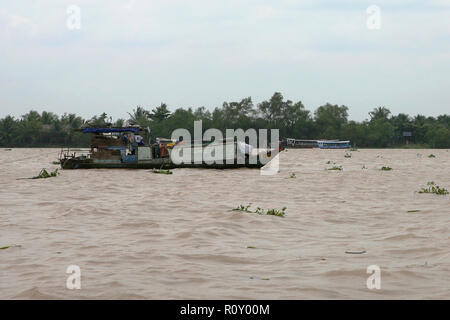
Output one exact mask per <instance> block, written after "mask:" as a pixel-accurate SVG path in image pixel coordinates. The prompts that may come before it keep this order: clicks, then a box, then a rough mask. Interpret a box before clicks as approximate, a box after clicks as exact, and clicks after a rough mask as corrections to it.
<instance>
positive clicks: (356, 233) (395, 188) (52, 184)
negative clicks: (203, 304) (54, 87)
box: [0, 149, 450, 299]
mask: <svg viewBox="0 0 450 320" xmlns="http://www.w3.org/2000/svg"><path fill="white" fill-rule="evenodd" d="M58 151H59V150H57V149H12V150H11V151H7V150H5V149H1V150H0V168H1V169H0V175H1V179H0V183H1V188H0V190H1V191H0V247H7V246H9V248H3V249H1V250H0V298H1V299H41V298H49V299H53V298H56V299H431V298H436V299H449V298H450V289H449V288H450V243H449V242H450V238H449V225H450V224H449V222H450V195H446V196H439V195H433V194H418V193H417V192H416V191H418V190H419V188H420V187H424V186H426V184H427V182H428V181H435V182H436V183H437V184H439V185H440V186H443V187H446V188H447V189H450V169H449V168H450V152H449V150H396V149H381V150H375V149H360V150H359V151H358V152H351V151H348V150H319V149H297V150H292V149H291V150H288V151H287V152H283V153H282V154H281V155H280V172H279V173H278V174H277V175H274V176H261V175H260V172H259V170H258V169H234V170H202V169H175V170H173V174H172V175H163V174H154V173H151V172H150V171H149V170H120V169H119V170H117V169H116V170H65V171H61V174H60V175H59V176H58V177H56V178H49V179H37V180H17V178H26V177H32V176H35V175H37V174H38V173H39V171H40V169H41V168H44V167H46V168H47V169H51V170H53V169H54V168H56V167H57V166H56V165H53V164H51V162H52V161H54V160H56V157H57V155H58ZM346 153H350V154H351V155H352V156H351V157H350V158H346V157H345V156H344V155H345V154H346ZM429 154H434V155H435V156H436V157H435V158H429V157H428V155H429ZM328 161H330V163H329V164H327V162H328ZM334 163H335V164H334ZM333 165H337V166H342V167H343V171H328V170H326V169H327V168H330V167H332V166H333ZM382 166H390V167H392V168H393V170H392V171H381V170H380V168H381V167H382ZM363 167H364V169H363ZM291 173H295V176H296V178H290V176H291ZM248 203H251V204H252V207H251V209H252V208H256V207H261V208H264V209H270V208H275V209H281V208H282V207H284V206H286V207H287V209H286V212H287V214H286V216H285V217H284V218H280V217H275V216H264V215H258V214H254V213H246V212H236V211H232V209H233V208H235V207H237V206H238V205H241V204H243V205H246V204H248ZM408 211H411V212H408ZM361 252H363V253H361ZM69 265H78V266H79V267H80V270H81V289H80V290H69V289H67V288H66V280H67V277H68V276H69V275H68V274H66V269H67V267H68V266H69ZM370 265H377V266H379V267H380V270H381V288H380V289H372V290H369V289H368V288H367V286H366V280H367V278H368V277H369V276H370V274H368V273H367V267H368V266H370Z"/></svg>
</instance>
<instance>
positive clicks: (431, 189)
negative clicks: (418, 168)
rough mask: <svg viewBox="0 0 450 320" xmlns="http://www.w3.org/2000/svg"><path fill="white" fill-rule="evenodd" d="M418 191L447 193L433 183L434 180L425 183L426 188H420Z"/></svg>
mask: <svg viewBox="0 0 450 320" xmlns="http://www.w3.org/2000/svg"><path fill="white" fill-rule="evenodd" d="M419 193H434V194H438V195H446V194H448V190H447V189H445V188H441V187H439V186H438V185H437V184H436V183H434V181H430V182H428V183H427V187H426V188H422V189H420V190H419Z"/></svg>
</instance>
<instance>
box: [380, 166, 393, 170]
mask: <svg viewBox="0 0 450 320" xmlns="http://www.w3.org/2000/svg"><path fill="white" fill-rule="evenodd" d="M381 170H383V171H391V170H392V168H391V167H386V166H383V167H381Z"/></svg>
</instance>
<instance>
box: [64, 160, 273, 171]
mask: <svg viewBox="0 0 450 320" xmlns="http://www.w3.org/2000/svg"><path fill="white" fill-rule="evenodd" d="M263 166H264V164H262V163H261V162H260V161H257V163H254V164H253V163H248V159H245V162H244V163H238V162H237V161H234V162H233V163H211V164H210V163H205V162H202V163H181V164H174V163H173V162H171V161H170V160H169V159H168V158H166V159H153V160H152V161H146V162H135V163H124V162H117V161H95V160H92V159H66V160H64V161H61V168H62V169H69V170H70V169H161V168H162V169H175V168H210V169H235V168H261V167H263Z"/></svg>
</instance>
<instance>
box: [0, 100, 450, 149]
mask: <svg viewBox="0 0 450 320" xmlns="http://www.w3.org/2000/svg"><path fill="white" fill-rule="evenodd" d="M128 116H129V119H128V120H126V121H125V120H124V119H119V120H117V121H116V122H114V123H112V119H111V118H108V115H107V114H106V113H102V114H101V115H98V116H94V117H93V118H91V119H89V120H85V119H82V118H81V117H79V116H76V115H75V114H64V115H62V116H57V115H55V114H53V113H51V112H46V111H44V112H42V113H41V114H39V113H38V112H36V111H30V112H28V113H27V114H25V115H23V116H22V117H21V118H20V119H15V118H13V117H11V116H6V117H5V118H3V119H0V146H1V147H40V146H72V147H86V146H88V145H89V141H90V137H89V136H88V135H84V134H82V133H80V132H76V131H74V129H77V128H80V127H81V126H83V125H91V126H104V125H107V124H109V123H112V125H114V126H124V125H140V126H142V127H147V126H148V127H150V128H151V131H152V136H154V137H167V138H170V137H171V133H172V131H173V130H175V129H177V128H186V129H188V130H189V131H191V132H193V127H194V120H202V121H203V122H202V126H203V130H207V129H208V128H217V129H220V130H223V131H224V132H225V129H227V128H228V129H237V128H241V129H244V130H247V129H249V128H255V129H263V128H266V129H272V128H279V129H280V137H284V138H297V139H341V140H350V141H351V143H352V145H354V146H358V147H377V148H378V147H380V148H383V147H395V146H404V145H405V142H406V140H405V139H406V138H405V137H403V132H405V131H409V132H412V137H409V138H408V139H409V142H410V143H412V144H413V145H415V146H421V147H433V148H450V116H449V115H441V116H438V117H437V118H434V117H425V116H423V115H416V116H415V117H410V116H408V115H406V114H403V113H400V114H398V115H395V116H394V115H391V112H390V110H389V109H387V108H385V107H378V108H375V109H374V110H373V111H371V112H369V116H370V120H366V121H363V122H356V121H349V120H348V108H347V107H346V106H343V105H342V106H339V105H332V104H329V103H327V104H325V105H323V106H320V107H319V108H317V110H316V111H314V113H311V112H310V111H308V110H306V109H305V107H304V105H303V104H302V102H301V101H299V102H293V101H290V100H285V99H284V98H283V96H282V95H281V93H278V92H276V93H275V94H274V95H273V96H272V97H271V98H270V99H269V100H267V101H263V102H261V103H259V104H257V105H256V106H255V105H254V104H253V102H252V99H251V98H250V97H248V98H245V99H242V100H241V101H239V102H224V103H223V105H222V107H220V108H219V107H217V108H215V109H214V110H212V111H209V110H207V109H206V108H205V107H200V108H197V109H195V110H193V109H192V108H188V109H183V108H178V109H176V110H175V111H174V112H173V113H171V112H170V111H169V110H168V108H167V105H166V104H164V103H162V104H161V105H160V106H158V107H156V108H154V109H152V111H149V110H147V109H145V108H143V107H141V106H138V107H136V109H134V110H133V111H132V112H130V113H128Z"/></svg>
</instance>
